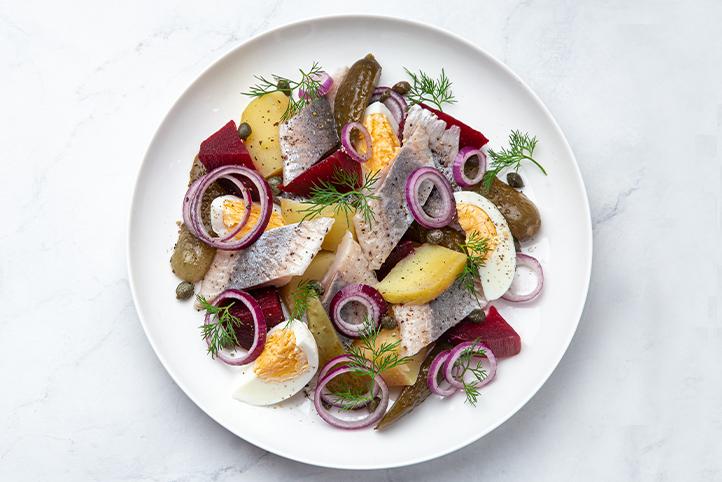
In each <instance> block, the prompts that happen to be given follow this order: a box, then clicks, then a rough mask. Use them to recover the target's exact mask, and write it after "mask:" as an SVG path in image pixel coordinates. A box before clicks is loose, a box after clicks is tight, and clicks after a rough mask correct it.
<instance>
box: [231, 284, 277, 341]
mask: <svg viewBox="0 0 722 482" xmlns="http://www.w3.org/2000/svg"><path fill="white" fill-rule="evenodd" d="M248 294H250V295H251V296H253V297H254V298H255V299H256V301H257V302H258V305H259V306H260V307H261V311H263V314H264V315H265V317H266V329H267V330H270V329H271V328H273V327H274V326H276V325H277V324H279V323H280V322H282V321H283V319H284V316H283V308H281V298H280V296H279V295H278V289H276V288H274V287H269V288H257V289H255V290H249V291H248ZM230 311H231V314H232V315H233V316H235V317H237V318H238V319H239V320H240V322H241V323H240V325H238V326H236V327H235V331H236V338H238V344H239V345H240V346H241V348H244V349H246V350H248V349H249V348H250V347H251V345H252V344H253V335H254V333H253V317H252V316H251V312H250V311H248V308H246V307H245V306H243V305H242V304H240V303H236V304H234V305H233V307H232V308H231V310H230Z"/></svg>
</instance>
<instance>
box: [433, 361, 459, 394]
mask: <svg viewBox="0 0 722 482" xmlns="http://www.w3.org/2000/svg"><path fill="white" fill-rule="evenodd" d="M449 353H451V350H444V351H442V352H440V353H439V354H438V355H436V357H435V358H434V360H433V361H432V362H431V365H430V366H429V374H428V375H427V377H426V385H427V386H428V387H429V390H431V393H435V394H436V395H441V396H442V397H448V396H450V395H453V394H454V393H456V391H457V388H456V387H454V386H453V385H449V386H448V387H446V388H442V387H441V385H440V384H439V369H441V368H442V367H443V366H444V363H445V362H446V359H447V358H449ZM445 379H446V378H444V380H445Z"/></svg>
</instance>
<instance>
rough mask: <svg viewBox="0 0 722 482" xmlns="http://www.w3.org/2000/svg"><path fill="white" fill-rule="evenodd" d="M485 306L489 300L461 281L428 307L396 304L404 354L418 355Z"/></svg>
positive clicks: (457, 281) (394, 310) (394, 308)
mask: <svg viewBox="0 0 722 482" xmlns="http://www.w3.org/2000/svg"><path fill="white" fill-rule="evenodd" d="M485 305H486V301H485V300H484V299H483V298H481V297H478V298H477V297H475V296H474V295H472V294H471V293H470V292H469V290H467V289H466V288H464V286H463V282H462V281H461V280H456V281H455V282H454V284H452V285H451V286H450V287H449V289H447V290H446V291H444V292H443V293H442V294H440V295H439V296H438V297H437V298H436V299H434V300H432V301H430V302H429V303H427V304H424V305H412V304H403V305H393V306H392V310H393V313H394V318H396V321H397V322H398V324H399V331H400V332H401V346H400V351H401V354H402V355H404V356H406V355H408V356H411V355H415V354H416V353H418V352H419V351H421V350H422V349H423V348H424V347H425V346H428V345H429V343H431V342H433V341H436V340H437V339H438V338H439V337H440V336H441V335H442V334H443V333H444V332H445V331H446V330H448V329H449V328H451V327H452V326H454V325H456V324H457V323H458V322H460V321H461V320H463V319H464V318H466V317H467V316H468V315H469V313H471V312H472V311H474V310H476V309H478V308H479V307H482V308H483V307H484V306H485Z"/></svg>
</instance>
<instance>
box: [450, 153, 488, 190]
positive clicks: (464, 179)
mask: <svg viewBox="0 0 722 482" xmlns="http://www.w3.org/2000/svg"><path fill="white" fill-rule="evenodd" d="M474 156H476V157H477V159H478V160H479V172H477V173H476V175H475V176H474V177H469V176H467V175H466V169H465V168H466V163H467V162H468V161H469V159H471V158H472V157H474ZM485 172H486V154H484V151H482V150H481V149H476V148H473V147H470V146H466V147H462V148H461V149H459V153H458V154H457V155H456V158H455V159H454V163H453V164H452V166H451V174H452V175H453V176H454V181H456V183H457V184H458V185H459V186H461V187H471V186H473V185H475V184H479V183H480V182H481V180H482V179H483V178H484V173H485Z"/></svg>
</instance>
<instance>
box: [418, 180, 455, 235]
mask: <svg viewBox="0 0 722 482" xmlns="http://www.w3.org/2000/svg"><path fill="white" fill-rule="evenodd" d="M426 181H429V182H431V183H432V184H433V185H434V187H435V188H436V192H437V193H438V194H439V196H440V197H441V202H440V204H439V209H438V212H437V213H435V215H434V216H431V215H429V214H428V213H427V212H426V211H424V207H423V206H422V205H421V202H420V199H419V189H420V188H421V185H422V184H423V183H424V182H426ZM405 196H406V205H407V206H408V207H409V211H410V212H411V215H412V216H413V217H414V219H415V220H416V222H417V223H419V224H420V225H421V226H423V227H425V228H443V227H444V226H446V225H448V224H449V223H450V222H451V221H452V219H453V218H454V212H455V206H456V205H455V204H454V194H453V191H452V189H451V184H450V183H449V180H448V179H446V178H445V177H444V175H443V174H441V173H440V172H439V171H437V170H436V169H434V168H433V167H420V168H418V169H416V170H415V171H413V172H412V173H411V175H410V176H409V177H408V178H407V179H406V187H405Z"/></svg>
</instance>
